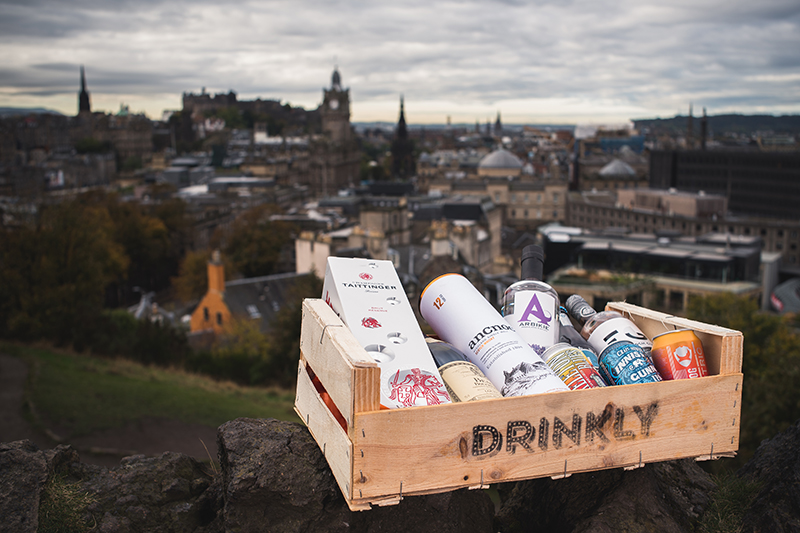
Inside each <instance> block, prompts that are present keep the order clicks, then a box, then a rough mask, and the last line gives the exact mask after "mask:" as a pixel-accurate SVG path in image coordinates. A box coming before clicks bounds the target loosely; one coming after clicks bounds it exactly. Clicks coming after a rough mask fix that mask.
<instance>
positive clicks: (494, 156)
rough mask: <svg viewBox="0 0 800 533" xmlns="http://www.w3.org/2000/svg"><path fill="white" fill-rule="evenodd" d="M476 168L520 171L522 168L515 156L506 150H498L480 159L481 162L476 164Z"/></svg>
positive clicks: (520, 162)
mask: <svg viewBox="0 0 800 533" xmlns="http://www.w3.org/2000/svg"><path fill="white" fill-rule="evenodd" d="M478 168H513V169H520V168H522V161H520V160H519V158H518V157H517V156H515V155H514V154H512V153H511V152H509V151H508V150H504V149H503V148H498V149H497V150H495V151H494V152H492V153H490V154H488V155H486V157H484V158H483V159H481V162H480V163H478Z"/></svg>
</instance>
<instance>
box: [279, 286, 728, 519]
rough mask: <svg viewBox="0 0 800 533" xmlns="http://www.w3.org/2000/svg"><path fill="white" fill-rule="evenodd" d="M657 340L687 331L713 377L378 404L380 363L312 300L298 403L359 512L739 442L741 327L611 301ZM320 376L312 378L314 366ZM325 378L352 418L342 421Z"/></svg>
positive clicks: (713, 455) (700, 453) (707, 455)
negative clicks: (390, 406) (387, 406)
mask: <svg viewBox="0 0 800 533" xmlns="http://www.w3.org/2000/svg"><path fill="white" fill-rule="evenodd" d="M606 308H607V309H613V310H616V311H619V312H621V313H623V314H624V315H625V316H627V317H629V318H631V319H632V320H633V321H634V322H635V323H636V324H637V325H638V326H639V328H641V330H642V331H643V332H644V333H645V334H647V335H648V336H649V337H652V336H653V335H657V334H659V333H663V332H664V331H665V330H669V329H683V328H690V329H693V330H694V331H695V333H696V334H697V336H698V337H699V338H700V340H701V341H702V342H703V346H704V348H705V355H706V361H707V364H708V368H709V373H710V374H711V375H710V376H708V377H704V378H699V379H693V380H679V381H662V382H660V383H643V384H639V385H626V386H618V387H606V388H599V389H589V390H580V391H567V392H555V393H550V394H540V395H534V396H519V397H513V398H502V399H497V400H486V401H481V402H471V403H453V404H448V405H439V406H431V407H411V408H406V409H394V410H381V409H380V408H379V377H380V370H379V368H378V366H377V364H376V363H375V362H374V361H373V360H372V359H371V358H370V357H369V356H368V355H367V353H366V352H365V351H364V349H363V348H362V347H361V346H360V345H359V344H358V342H357V341H356V340H355V338H354V337H353V335H352V334H351V333H350V331H349V330H348V329H347V327H346V326H344V325H343V324H342V322H341V320H340V319H339V318H338V317H337V316H336V314H335V313H334V312H333V311H332V310H331V309H330V307H328V306H327V305H326V304H325V302H324V301H322V300H306V301H305V302H304V303H303V325H302V333H301V339H300V350H301V357H300V365H299V369H298V381H297V398H296V401H295V410H296V411H297V413H298V414H299V415H300V417H301V418H302V419H303V421H304V422H305V423H306V425H307V426H308V429H309V431H310V432H311V434H312V435H313V436H314V438H315V439H316V441H317V443H318V444H319V446H320V449H321V450H322V452H323V454H324V455H325V458H326V459H327V461H328V464H329V465H330V467H331V470H332V471H333V475H334V477H335V478H336V481H337V483H338V484H339V487H340V488H341V490H342V494H344V497H345V499H346V500H347V503H348V505H349V506H350V509H353V510H366V509H369V508H370V506H371V505H393V504H396V503H398V502H399V501H400V500H401V499H402V498H403V496H407V495H417V494H432V493H438V492H446V491H451V490H455V489H459V488H464V487H468V488H471V489H477V488H486V487H488V486H489V485H490V484H492V483H500V482H506V481H518V480H523V479H531V478H537V477H544V476H550V477H552V478H554V479H557V478H563V477H568V476H570V475H571V474H573V473H576V472H589V471H592V470H601V469H606V468H618V467H623V468H626V469H633V468H638V467H641V466H643V465H644V464H646V463H653V462H658V461H666V460H672V459H680V458H685V457H693V458H695V459H697V460H707V459H717V458H719V457H732V456H734V455H735V452H736V450H737V449H738V447H739V414H740V410H741V398H742V374H741V368H742V341H743V339H742V334H741V333H740V332H738V331H733V330H730V329H726V328H721V327H718V326H711V325H708V324H703V323H700V322H694V321H691V320H687V319H684V318H679V317H674V316H670V315H666V314H663V313H658V312H655V311H651V310H649V309H645V308H642V307H637V306H634V305H630V304H626V303H610V304H608V306H607V307H606ZM310 370H311V371H312V373H311V374H310V372H309V371H310ZM314 374H315V375H316V377H317V378H318V379H319V381H320V382H321V383H322V385H323V386H324V388H325V390H326V391H327V393H328V394H329V395H330V398H331V400H332V401H333V403H335V405H336V406H337V407H338V409H339V411H340V412H341V415H342V416H343V417H344V420H345V421H346V425H347V429H343V427H342V425H341V424H340V423H339V422H337V420H336V418H335V417H334V415H333V414H332V413H331V410H330V409H329V408H328V407H327V405H326V404H325V402H324V401H323V398H322V397H321V396H320V393H318V391H317V388H315V386H314V384H313V383H312V378H311V376H313V375H314Z"/></svg>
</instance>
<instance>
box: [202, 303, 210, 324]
mask: <svg viewBox="0 0 800 533" xmlns="http://www.w3.org/2000/svg"><path fill="white" fill-rule="evenodd" d="M208 316H209V315H208V307H204V308H203V320H205V321H206V322H208Z"/></svg>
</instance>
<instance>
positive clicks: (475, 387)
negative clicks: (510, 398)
mask: <svg viewBox="0 0 800 533" xmlns="http://www.w3.org/2000/svg"><path fill="white" fill-rule="evenodd" d="M439 373H440V374H441V375H442V380H443V381H444V386H445V387H446V388H447V392H448V393H449V394H450V399H451V400H453V401H454V402H472V401H475V400H489V399H491V398H502V396H501V395H500V392H499V391H498V390H497V389H496V388H495V387H494V385H492V383H491V382H490V381H489V380H488V379H486V376H484V375H483V373H482V372H481V371H480V369H478V367H477V366H475V365H473V364H472V363H470V362H468V361H453V362H452V363H447V364H446V365H443V366H441V367H439Z"/></svg>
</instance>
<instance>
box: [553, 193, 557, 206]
mask: <svg viewBox="0 0 800 533" xmlns="http://www.w3.org/2000/svg"><path fill="white" fill-rule="evenodd" d="M553 203H554V204H557V203H558V193H557V192H554V193H553Z"/></svg>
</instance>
